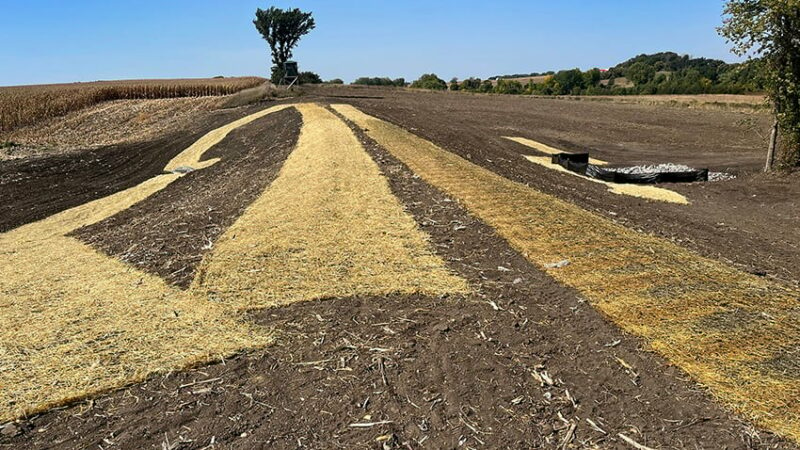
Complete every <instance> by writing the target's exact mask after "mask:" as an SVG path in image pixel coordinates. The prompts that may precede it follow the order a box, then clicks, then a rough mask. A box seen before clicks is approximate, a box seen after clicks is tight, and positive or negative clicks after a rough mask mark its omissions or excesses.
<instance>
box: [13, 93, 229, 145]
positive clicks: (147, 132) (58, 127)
mask: <svg viewBox="0 0 800 450" xmlns="http://www.w3.org/2000/svg"><path fill="white" fill-rule="evenodd" d="M230 97H231V96H228V97H195V98H169V99H152V100H115V101H110V102H103V103H101V104H99V105H95V106H91V107H88V108H84V109H81V110H79V111H74V112H71V113H69V114H67V115H66V116H63V117H55V118H52V119H48V120H45V121H42V122H39V123H36V124H34V125H31V126H27V127H24V128H20V129H18V130H15V131H13V132H8V133H0V142H3V141H10V142H14V143H16V144H18V145H19V146H15V147H10V148H7V149H5V150H3V151H0V159H16V158H25V157H30V156H47V155H54V154H57V153H64V152H71V153H72V152H81V151H85V150H88V149H93V148H99V147H107V146H110V145H119V144H125V143H133V142H142V141H150V140H153V139H157V138H158V137H160V136H163V135H164V134H167V133H169V132H170V131H175V130H180V129H183V128H185V127H187V126H188V125H189V124H190V123H191V122H199V123H202V122H205V121H206V120H207V116H209V115H213V114H214V112H213V111H214V110H215V109H217V108H219V106H220V105H222V104H223V103H224V102H226V101H227V100H228V99H229V98H230Z"/></svg>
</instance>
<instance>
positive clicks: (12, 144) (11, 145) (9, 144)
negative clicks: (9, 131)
mask: <svg viewBox="0 0 800 450" xmlns="http://www.w3.org/2000/svg"><path fill="white" fill-rule="evenodd" d="M14 147H19V144H17V143H16V142H12V141H3V142H0V149H5V148H14Z"/></svg>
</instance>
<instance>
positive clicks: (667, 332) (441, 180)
mask: <svg viewBox="0 0 800 450" xmlns="http://www.w3.org/2000/svg"><path fill="white" fill-rule="evenodd" d="M334 109H336V110H337V111H339V112H340V113H341V114H343V115H344V116H345V117H347V118H348V119H350V120H352V121H353V122H355V123H356V124H357V125H358V126H359V127H360V128H362V129H364V130H365V131H366V132H367V134H368V135H369V136H370V137H372V138H373V139H376V141H377V142H378V143H379V144H380V145H382V146H383V147H384V148H386V149H387V150H388V151H389V152H391V153H392V154H393V155H394V156H395V157H397V158H398V159H400V160H401V161H402V162H403V163H405V164H407V165H408V166H409V167H410V168H411V169H412V170H413V171H414V172H415V173H417V174H418V175H419V176H421V177H422V178H423V179H425V180H426V181H428V182H429V183H431V184H433V185H434V186H437V187H439V188H440V189H443V190H444V191H446V192H448V193H450V194H451V195H453V196H454V197H456V198H457V199H458V200H459V201H462V202H464V204H465V206H466V207H467V208H468V209H469V210H470V211H471V212H473V213H474V214H476V215H477V216H478V217H480V218H481V219H483V220H484V221H486V222H487V223H488V224H489V225H491V226H492V227H494V228H495V229H497V230H498V233H499V234H500V235H501V236H503V237H504V238H506V239H508V241H509V242H510V243H511V245H512V246H513V247H514V248H516V249H517V250H518V251H520V252H521V253H523V254H524V255H525V256H526V257H527V258H529V259H530V260H531V261H532V262H534V263H536V264H537V265H539V266H540V267H550V269H551V270H548V273H549V274H550V275H551V276H552V277H554V278H555V279H556V280H559V281H561V282H563V283H565V284H566V285H568V286H572V287H574V288H576V289H577V290H578V291H580V292H581V294H582V295H585V296H586V297H587V298H588V299H589V300H590V301H591V302H592V304H593V305H594V306H596V307H597V308H598V309H599V310H601V311H602V312H603V313H605V314H607V315H608V316H609V317H611V318H612V319H613V320H614V321H615V322H616V323H618V324H619V325H620V326H621V327H622V328H623V329H625V330H626V331H629V332H632V333H634V334H636V335H638V336H642V337H643V338H645V339H646V340H647V342H648V343H649V345H650V346H651V347H652V348H653V349H655V350H657V351H658V352H659V353H661V354H663V355H665V356H666V357H667V358H668V359H669V360H670V361H672V362H673V363H675V364H676V365H678V366H679V367H681V368H682V369H684V370H686V371H687V372H688V373H689V374H691V375H692V376H693V377H694V378H695V379H697V380H698V381H699V382H701V383H703V384H704V385H706V386H708V387H709V388H710V389H711V392H712V393H713V394H714V395H715V396H716V397H717V398H719V399H720V400H721V401H722V402H723V403H725V404H726V405H728V406H730V407H732V408H733V409H734V410H736V411H737V412H739V413H741V414H743V415H745V416H747V417H748V418H750V419H752V420H754V421H756V423H758V424H760V425H762V426H765V427H767V428H769V429H771V430H773V431H776V432H778V433H780V434H783V435H786V436H789V437H792V438H793V439H800V407H798V403H797V399H798V398H800V371H796V370H795V369H794V367H795V366H797V365H798V364H797V362H796V360H795V357H793V356H791V350H790V349H791V348H793V347H794V346H795V345H796V344H797V343H798V342H800V328H798V326H797V317H796V316H797V312H796V311H798V307H799V306H800V305H798V299H799V298H800V296H798V292H797V291H794V290H791V289H787V288H785V287H783V286H781V285H778V284H776V283H771V282H768V281H766V280H763V279H761V278H758V277H756V276H753V275H749V274H745V273H743V272H739V271H737V270H735V269H733V268H731V267H728V266H725V265H723V264H721V263H718V262H715V261H711V260H708V259H706V258H703V257H701V256H699V255H696V254H694V253H692V252H689V251H687V250H685V249H683V248H681V247H678V246H677V245H675V244H672V243H670V242H667V241H664V240H661V239H658V238H654V237H652V236H648V235H644V234H640V233H636V232H633V231H630V230H627V229H625V228H623V227H621V226H619V225H616V224H614V223H612V222H610V221H608V220H607V219H604V218H602V217H600V216H597V215H594V214H592V213H589V212H587V211H585V210H582V209H580V208H578V207H576V206H574V205H572V204H569V203H566V202H564V201H561V200H558V199H557V198H555V197H552V196H549V195H547V194H543V193H541V192H539V191H536V190H533V189H531V188H528V187H526V186H524V185H521V184H518V183H514V182H512V181H510V180H508V179H505V178H503V177H501V176H499V175H496V174H494V173H493V172H490V171H488V170H486V169H484V168H481V167H479V166H477V165H475V164H473V163H471V162H468V161H466V160H464V159H462V158H461V157H459V156H457V155H455V154H453V153H450V152H447V151H445V150H442V149H441V148H439V147H436V146H435V145H434V144H432V143H430V142H428V141H426V140H424V139H421V138H419V137H417V136H415V135H413V134H411V133H409V132H407V131H405V130H403V129H401V128H399V127H397V126H395V125H391V124H389V123H387V122H384V121H381V120H379V119H375V118H373V117H370V116H367V115H366V114H364V113H361V112H360V111H358V110H357V109H355V108H353V107H352V106H349V105H334ZM562 260H563V261H565V262H566V265H551V264H552V263H556V262H559V261H562ZM737 314H738V315H739V316H744V317H748V318H749V319H748V320H739V321H732V320H728V318H729V317H730V316H732V315H737ZM758 317H766V318H767V320H757V318H758ZM716 318H719V320H715V321H716V322H721V323H723V324H724V326H722V327H718V326H717V327H713V326H708V321H710V320H714V319H716Z"/></svg>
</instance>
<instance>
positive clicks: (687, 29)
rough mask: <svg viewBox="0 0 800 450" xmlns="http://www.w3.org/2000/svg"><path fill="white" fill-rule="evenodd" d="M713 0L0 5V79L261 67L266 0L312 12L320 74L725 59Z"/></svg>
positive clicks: (309, 39)
mask: <svg viewBox="0 0 800 450" xmlns="http://www.w3.org/2000/svg"><path fill="white" fill-rule="evenodd" d="M722 4H723V0H605V1H603V2H598V1H593V0H585V1H578V0H546V1H539V0H528V1H524V0H518V1H515V0H493V1H491V0H484V1H472V0H457V1H450V0H443V1H424V0H402V1H399V0H394V1H375V0H373V1H370V0H360V1H359V0H335V1H322V0H298V1H283V0H280V1H274V2H267V1H251V0H192V1H189V0H160V1H153V0H141V1H124V0H61V1H55V0H0V12H1V14H0V42H2V43H3V45H2V46H0V85H15V84H37V83H53V82H71V81H92V80H100V79H106V80H108V79H134V78H176V77H208V76H215V75H225V76H234V75H262V76H264V75H267V74H268V69H269V65H270V64H269V53H268V51H267V46H266V42H265V41H263V40H262V39H261V37H260V35H259V34H258V33H257V32H256V30H255V28H254V27H253V25H252V19H253V15H254V12H255V9H256V8H258V7H261V8H267V7H268V6H270V5H276V6H279V7H299V8H301V9H303V10H308V11H312V12H313V13H314V17H315V18H316V21H317V28H316V29H315V30H314V31H312V32H311V34H309V35H308V36H306V37H305V38H303V40H301V41H300V45H299V47H298V48H297V49H296V50H295V55H294V59H296V60H298V61H299V63H300V68H301V70H313V71H315V72H317V73H319V74H320V75H321V76H322V77H323V78H324V79H330V78H342V79H344V80H345V81H352V80H353V79H354V78H357V77H359V76H389V77H392V78H396V77H405V78H406V79H409V80H411V79H414V78H416V77H417V76H419V75H420V74H421V73H423V72H435V73H437V74H438V75H439V76H440V77H442V78H446V79H449V78H451V77H453V76H456V77H459V78H466V77H468V76H478V77H481V78H486V77H488V76H491V75H496V74H503V73H527V72H534V71H535V72H541V71H547V70H558V69H565V68H574V67H580V68H582V69H587V68H591V67H609V66H612V65H614V64H616V63H618V62H621V61H623V60H625V59H628V58H630V57H632V56H635V55H637V54H640V53H651V52H657V51H665V50H672V51H676V52H678V53H688V54H690V55H692V56H705V57H711V58H719V59H724V60H726V61H736V58H735V57H734V56H733V55H731V54H730V52H729V51H728V47H727V45H726V44H725V41H724V40H723V39H722V38H720V37H719V36H717V34H716V32H715V27H716V26H717V25H719V23H720V21H721V17H720V15H721V11H722Z"/></svg>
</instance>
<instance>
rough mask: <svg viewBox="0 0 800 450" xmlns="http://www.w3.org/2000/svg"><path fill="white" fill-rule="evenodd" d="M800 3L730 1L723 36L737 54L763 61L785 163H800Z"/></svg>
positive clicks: (799, 0) (796, 0) (795, 0)
mask: <svg viewBox="0 0 800 450" xmlns="http://www.w3.org/2000/svg"><path fill="white" fill-rule="evenodd" d="M798 30H800V0H728V2H727V3H726V4H725V21H724V23H723V25H722V26H721V27H720V28H719V33H720V34H721V35H722V36H724V37H725V38H727V39H728V41H729V42H730V43H731V44H732V45H733V52H734V53H736V54H738V55H740V56H743V55H749V56H751V57H753V56H757V57H760V58H761V59H762V61H763V66H764V67H763V68H764V74H763V75H764V79H765V85H766V88H767V93H768V95H769V97H770V99H771V100H772V102H773V105H774V110H775V115H776V118H777V121H778V124H779V125H780V130H781V134H782V138H783V147H784V154H785V161H784V162H785V163H787V164H788V165H797V164H798V163H800V39H798Z"/></svg>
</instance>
